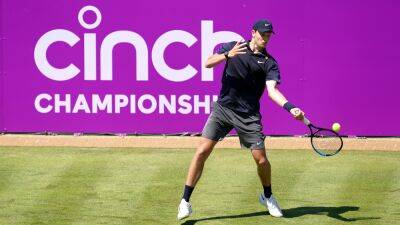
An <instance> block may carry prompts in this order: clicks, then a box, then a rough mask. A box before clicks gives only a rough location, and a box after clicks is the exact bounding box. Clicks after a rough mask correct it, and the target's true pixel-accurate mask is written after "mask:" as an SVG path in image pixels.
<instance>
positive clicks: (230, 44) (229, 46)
mask: <svg viewBox="0 0 400 225" xmlns="http://www.w3.org/2000/svg"><path fill="white" fill-rule="evenodd" d="M235 44H236V41H232V42H228V43H224V44H222V45H221V46H220V47H219V49H218V51H217V53H218V54H224V53H225V52H227V51H230V50H231V49H232V48H233V46H235Z"/></svg>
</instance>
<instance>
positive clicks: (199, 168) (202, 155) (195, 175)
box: [186, 137, 217, 201]
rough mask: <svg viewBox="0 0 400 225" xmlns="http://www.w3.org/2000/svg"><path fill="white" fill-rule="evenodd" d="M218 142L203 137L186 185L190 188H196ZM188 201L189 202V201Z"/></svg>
mask: <svg viewBox="0 0 400 225" xmlns="http://www.w3.org/2000/svg"><path fill="white" fill-rule="evenodd" d="M216 144H217V141H213V140H210V139H208V138H204V137H201V141H200V145H199V146H198V147H197V150H196V153H195V154H194V156H193V158H192V162H191V163H190V166H189V171H188V175H187V178H186V185H187V186H190V187H194V186H196V184H197V182H198V181H199V179H200V177H201V173H202V172H203V167H204V163H205V161H206V160H207V158H208V156H209V155H210V154H211V152H212V150H213V149H214V146H215V145H216ZM187 201H188V200H187Z"/></svg>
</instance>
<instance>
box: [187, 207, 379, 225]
mask: <svg viewBox="0 0 400 225" xmlns="http://www.w3.org/2000/svg"><path fill="white" fill-rule="evenodd" d="M359 209H360V208H359V207H357V206H338V207H324V206H314V207H297V208H291V209H284V210H283V215H284V216H283V217H284V218H295V217H300V216H305V215H326V216H328V217H331V218H334V219H337V220H340V221H343V222H353V221H358V220H372V219H380V217H356V218H346V217H344V216H342V215H341V214H343V213H346V212H349V211H358V210H359ZM265 215H269V213H268V212H266V211H260V212H254V213H245V214H239V215H228V216H214V217H207V218H202V219H197V220H187V221H185V222H184V223H182V225H193V224H196V223H197V222H200V221H206V220H220V219H235V218H246V217H255V216H265Z"/></svg>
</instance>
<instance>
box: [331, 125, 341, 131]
mask: <svg viewBox="0 0 400 225" xmlns="http://www.w3.org/2000/svg"><path fill="white" fill-rule="evenodd" d="M332 130H333V131H335V132H339V131H340V124H339V123H334V124H332Z"/></svg>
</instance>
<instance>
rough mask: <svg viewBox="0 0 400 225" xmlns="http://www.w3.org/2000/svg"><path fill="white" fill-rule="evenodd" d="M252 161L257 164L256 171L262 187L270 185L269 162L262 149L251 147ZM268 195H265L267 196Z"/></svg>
mask: <svg viewBox="0 0 400 225" xmlns="http://www.w3.org/2000/svg"><path fill="white" fill-rule="evenodd" d="M251 154H252V155H253V158H254V161H255V162H256V164H257V172H258V176H259V177H260V181H261V184H262V185H263V186H264V187H271V164H270V163H269V161H268V159H267V156H266V155H265V150H264V149H252V150H251ZM270 195H271V194H269V196H270ZM269 196H266V197H267V198H268V197H269Z"/></svg>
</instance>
